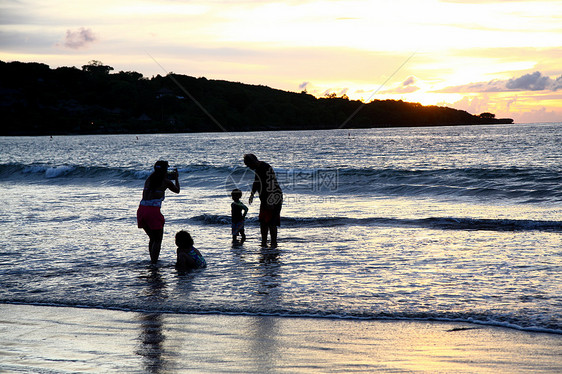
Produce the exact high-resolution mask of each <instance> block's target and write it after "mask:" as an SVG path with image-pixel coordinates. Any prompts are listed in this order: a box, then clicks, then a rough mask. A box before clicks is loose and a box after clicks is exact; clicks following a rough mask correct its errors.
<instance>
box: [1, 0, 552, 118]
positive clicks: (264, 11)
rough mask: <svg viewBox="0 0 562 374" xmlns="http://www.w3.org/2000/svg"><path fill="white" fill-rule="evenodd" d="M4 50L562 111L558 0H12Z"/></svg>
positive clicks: (59, 59)
mask: <svg viewBox="0 0 562 374" xmlns="http://www.w3.org/2000/svg"><path fill="white" fill-rule="evenodd" d="M0 19H1V25H0V35H1V37H0V40H1V44H0V60H2V61H6V62H8V61H25V62H32V61H33V62H42V63H46V64H48V65H50V66H51V67H52V68H55V67H59V66H76V67H81V66H82V65H85V64H87V63H88V62H89V61H90V60H99V61H102V62H103V63H104V64H106V65H110V66H112V67H113V68H114V69H115V71H121V70H123V71H138V72H140V73H142V74H143V75H144V76H145V77H148V78H150V77H151V76H153V75H156V74H161V75H165V74H166V73H167V72H174V73H178V74H186V75H191V76H195V77H206V78H208V79H223V80H229V81H236V82H243V83H250V84H261V85H267V86H270V87H273V88H278V89H282V90H287V91H295V92H300V91H303V90H306V91H307V92H308V93H310V94H313V95H315V96H318V97H321V96H324V95H325V94H326V93H336V94H337V95H338V96H341V95H343V94H346V95H347V96H348V97H349V98H351V99H361V100H364V101H370V100H372V99H397V100H400V99H401V100H404V101H410V102H419V103H421V104H424V105H444V106H449V107H453V108H457V109H463V110H467V111H468V112H470V113H472V114H480V113H482V112H487V111H488V112H493V113H495V114H496V116H497V117H510V118H513V119H514V120H515V121H516V122H519V123H523V122H562V1H541V0H538V1H536V0H533V1H501V0H497V1H484V0H468V1H461V0H458V1H457V0H387V1H379V0H370V1H368V0H345V1H338V0H333V1H327V0H324V1H308V0H303V1H269V0H263V1H254V0H246V1H244V0H240V1H237V0H233V1H226V0H206V1H198V0H194V1H181V0H175V1H174V0H159V1H156V0H149V1H128V0H111V1H109V0H97V1H59V0H49V1H47V0H29V1H28V0H3V1H2V2H1V3H0Z"/></svg>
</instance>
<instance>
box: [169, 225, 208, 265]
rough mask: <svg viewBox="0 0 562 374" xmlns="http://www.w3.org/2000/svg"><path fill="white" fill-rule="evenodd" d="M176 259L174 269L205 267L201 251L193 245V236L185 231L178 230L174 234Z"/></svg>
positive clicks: (205, 263)
mask: <svg viewBox="0 0 562 374" xmlns="http://www.w3.org/2000/svg"><path fill="white" fill-rule="evenodd" d="M176 245H177V246H178V250H177V260H176V269H177V270H180V271H184V270H189V269H200V268H204V267H207V262H206V261H205V259H204V258H203V255H202V254H201V252H199V251H198V250H197V248H195V247H194V246H193V238H191V235H189V233H188V232H187V231H183V230H182V231H179V232H178V233H177V234H176Z"/></svg>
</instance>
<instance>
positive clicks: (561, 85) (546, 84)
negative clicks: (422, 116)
mask: <svg viewBox="0 0 562 374" xmlns="http://www.w3.org/2000/svg"><path fill="white" fill-rule="evenodd" d="M560 89H562V75H561V76H559V77H558V78H556V79H552V78H550V77H549V76H546V75H542V73H541V72H539V71H535V72H534V73H530V74H525V75H522V76H520V77H517V78H511V79H507V80H496V79H494V80H491V81H489V82H476V83H469V84H465V85H460V86H452V87H446V88H443V89H441V90H438V91H434V92H440V93H459V92H462V93H468V92H513V91H557V90H560Z"/></svg>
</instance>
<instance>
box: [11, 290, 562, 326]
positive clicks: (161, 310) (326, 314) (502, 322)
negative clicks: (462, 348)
mask: <svg viewBox="0 0 562 374" xmlns="http://www.w3.org/2000/svg"><path fill="white" fill-rule="evenodd" d="M0 303H5V304H17V305H36V306H52V307H72V308H85V309H99V310H118V311H123V312H135V313H151V314H154V313H157V314H195V315H225V316H260V317H261V316H263V317H280V318H319V319H331V320H352V321H353V320H355V321H377V320H379V321H432V322H447V323H470V324H473V325H483V326H495V327H504V328H510V329H515V330H521V331H527V332H538V333H549V334H557V335H562V326H559V325H557V324H553V323H546V324H545V323H543V322H542V321H536V320H534V319H533V318H528V319H526V320H520V319H517V318H513V317H511V316H508V315H501V314H498V315H495V314H471V313H453V312H452V313H447V312H419V313H416V312H392V313H390V312H384V311H380V312H371V313H366V314H365V313H358V314H353V313H342V312H341V311H329V310H328V311H322V312H319V311H314V312H313V311H288V310H283V311H274V310H273V311H271V310H256V309H248V310H246V309H240V308H236V307H233V306H230V307H226V306H225V307H224V308H217V307H216V306H215V307H212V308H208V309H207V308H205V307H204V306H197V307H193V308H190V307H186V306H178V307H170V306H159V305H155V304H146V303H144V304H143V305H124V304H119V303H117V304H111V305H99V304H91V305H90V304H88V303H82V302H80V303H69V302H60V301H58V302H53V301H24V300H3V299H0Z"/></svg>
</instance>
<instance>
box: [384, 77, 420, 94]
mask: <svg viewBox="0 0 562 374" xmlns="http://www.w3.org/2000/svg"><path fill="white" fill-rule="evenodd" d="M416 81H417V79H416V77H414V76H409V77H408V78H407V79H406V80H405V81H404V82H402V83H401V84H400V85H398V86H396V87H393V88H390V89H388V90H385V91H382V92H381V93H382V94H408V93H412V92H416V91H418V90H419V89H420V88H419V87H417V86H416V85H415V83H416Z"/></svg>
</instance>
